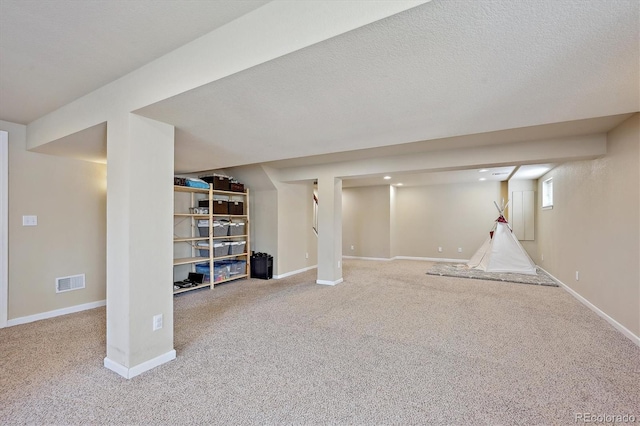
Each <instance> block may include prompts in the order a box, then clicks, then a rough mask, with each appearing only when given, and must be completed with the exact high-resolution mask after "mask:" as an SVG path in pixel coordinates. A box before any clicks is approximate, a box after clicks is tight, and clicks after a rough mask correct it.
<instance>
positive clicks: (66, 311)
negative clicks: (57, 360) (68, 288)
mask: <svg viewBox="0 0 640 426" xmlns="http://www.w3.org/2000/svg"><path fill="white" fill-rule="evenodd" d="M106 304H107V301H106V300H99V301H97V302H90V303H84V304H82V305H75V306H69V307H68V308H62V309H55V310H53V311H48V312H42V313H39V314H34V315H27V316H25V317H19V318H14V319H10V320H9V321H7V327H11V326H14V325H20V324H27V323H29V322H34V321H40V320H43V319H48V318H54V317H59V316H61V315H67V314H73V313H76V312H81V311H86V310H88V309H94V308H99V307H101V306H106Z"/></svg>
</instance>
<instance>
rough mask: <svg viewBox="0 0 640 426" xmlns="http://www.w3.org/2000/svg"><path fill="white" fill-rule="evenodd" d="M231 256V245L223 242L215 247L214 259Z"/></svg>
mask: <svg viewBox="0 0 640 426" xmlns="http://www.w3.org/2000/svg"><path fill="white" fill-rule="evenodd" d="M228 255H229V243H228V242H226V241H222V242H219V243H215V244H214V245H213V257H222V256H228Z"/></svg>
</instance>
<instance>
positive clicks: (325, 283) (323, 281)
mask: <svg viewBox="0 0 640 426" xmlns="http://www.w3.org/2000/svg"><path fill="white" fill-rule="evenodd" d="M342 281H344V280H343V279H342V278H340V279H339V280H336V281H326V280H316V284H322V285H336V284H340V283H341V282H342Z"/></svg>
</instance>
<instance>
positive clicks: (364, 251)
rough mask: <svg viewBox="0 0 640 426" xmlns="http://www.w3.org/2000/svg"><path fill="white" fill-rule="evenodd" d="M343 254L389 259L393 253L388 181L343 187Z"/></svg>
mask: <svg viewBox="0 0 640 426" xmlns="http://www.w3.org/2000/svg"><path fill="white" fill-rule="evenodd" d="M352 246H353V250H352V249H351V247H352ZM342 254H343V255H344V256H357V257H374V258H385V259H388V258H390V257H391V205H390V193H389V186H388V185H381V186H364V187H359V188H343V190H342Z"/></svg>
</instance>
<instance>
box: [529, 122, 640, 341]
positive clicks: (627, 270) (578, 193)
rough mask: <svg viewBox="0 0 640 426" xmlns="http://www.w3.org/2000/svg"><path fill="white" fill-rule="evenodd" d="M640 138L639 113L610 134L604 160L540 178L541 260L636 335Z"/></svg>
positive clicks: (639, 322)
mask: <svg viewBox="0 0 640 426" xmlns="http://www.w3.org/2000/svg"><path fill="white" fill-rule="evenodd" d="M639 140H640V115H639V114H635V115H634V116H633V117H631V118H630V119H628V120H626V121H625V122H623V123H622V124H621V125H619V126H618V127H617V128H615V129H613V130H612V131H610V132H609V133H608V135H607V154H606V156H604V157H603V158H601V159H597V160H592V161H579V162H572V163H566V164H564V165H561V166H559V167H557V168H555V169H553V170H552V171H551V172H549V173H547V174H546V175H545V176H543V177H542V178H540V179H539V188H538V211H537V212H536V214H538V216H539V220H538V225H539V226H538V230H537V236H538V237H539V243H538V250H539V252H538V253H537V256H536V259H535V260H536V261H537V262H538V263H539V264H540V265H541V266H542V267H543V268H545V269H546V270H547V271H549V272H550V273H551V274H553V275H554V276H555V277H556V278H558V279H559V280H561V281H562V282H563V283H565V284H566V285H568V286H569V287H571V288H572V289H573V290H575V291H576V292H577V293H578V294H580V295H581V296H582V297H584V298H585V299H587V300H588V301H589V302H591V303H592V304H593V305H595V306H596V307H597V308H599V309H600V310H602V311H604V312H605V313H606V314H607V315H609V316H610V317H612V318H613V319H614V320H616V321H617V322H619V323H620V324H622V325H623V326H624V327H626V328H627V329H628V330H630V331H631V332H632V333H634V334H635V335H636V336H639V335H640V267H639V265H638V259H639V258H640V230H639V228H640V225H639V223H640V220H639V218H640V160H639V159H640V154H639V151H640V150H639V143H638V141H639ZM550 177H552V178H553V193H554V202H553V209H550V210H542V209H541V207H540V204H541V196H540V194H541V188H540V185H541V182H543V181H544V180H545V179H548V178H550ZM543 255H544V260H542V256H543ZM576 271H578V272H579V280H576V277H575V274H576Z"/></svg>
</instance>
